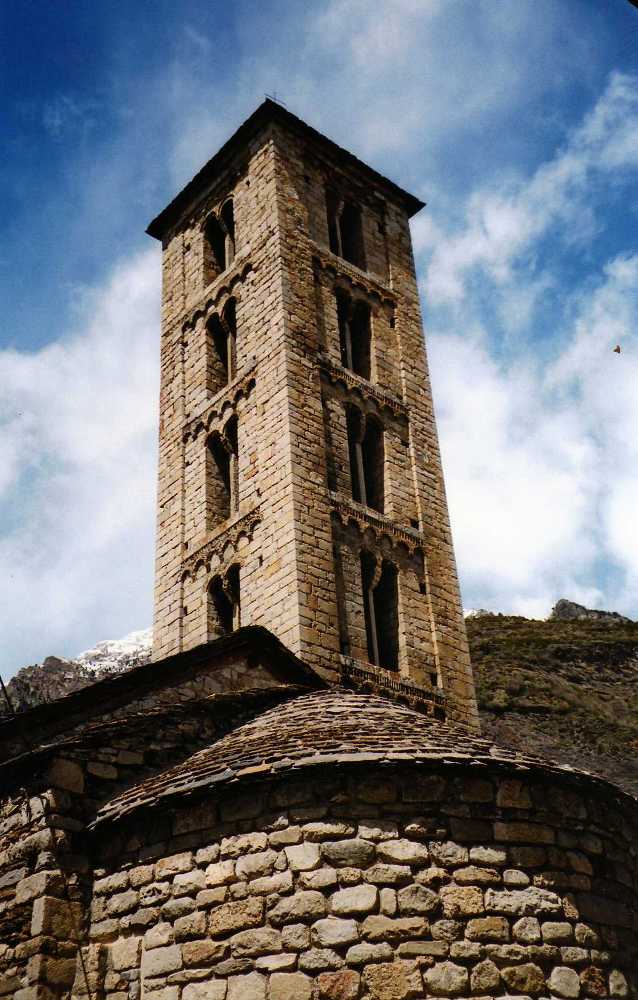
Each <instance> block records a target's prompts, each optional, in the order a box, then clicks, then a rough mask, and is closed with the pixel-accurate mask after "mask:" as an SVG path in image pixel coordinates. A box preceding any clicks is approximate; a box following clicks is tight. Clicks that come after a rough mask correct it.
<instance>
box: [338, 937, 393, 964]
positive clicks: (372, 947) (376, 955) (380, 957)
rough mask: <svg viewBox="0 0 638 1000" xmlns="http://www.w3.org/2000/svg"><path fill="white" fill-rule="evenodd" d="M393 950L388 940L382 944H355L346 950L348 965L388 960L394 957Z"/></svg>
mask: <svg viewBox="0 0 638 1000" xmlns="http://www.w3.org/2000/svg"><path fill="white" fill-rule="evenodd" d="M392 956H393V952H392V948H391V946H390V945H389V944H388V943H387V942H382V943H381V944H369V943H368V942H367V941H364V942H363V943H362V944H354V945H353V946H352V948H348V950H347V952H346V962H347V963H348V965H368V963H369V962H387V961H389V960H390V959H392Z"/></svg>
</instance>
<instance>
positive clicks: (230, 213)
mask: <svg viewBox="0 0 638 1000" xmlns="http://www.w3.org/2000/svg"><path fill="white" fill-rule="evenodd" d="M234 259H235V211H234V207H233V201H232V198H229V199H228V201H226V202H224V204H223V205H222V208H221V211H220V212H219V214H217V215H216V214H215V213H214V212H213V213H211V214H210V215H209V216H208V218H207V219H206V222H205V224H204V278H205V281H206V284H209V283H210V282H211V281H214V280H215V278H216V277H217V276H218V275H219V274H221V273H222V271H225V270H226V268H227V267H230V265H231V264H232V262H233V260H234Z"/></svg>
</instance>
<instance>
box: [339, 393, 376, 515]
mask: <svg viewBox="0 0 638 1000" xmlns="http://www.w3.org/2000/svg"><path fill="white" fill-rule="evenodd" d="M346 427H347V433H348V454H349V459H350V482H351V485H352V499H353V500H354V501H355V502H356V503H361V504H364V505H365V506H366V507H372V509H373V510H377V511H379V513H380V514H382V513H383V510H384V506H385V482H384V480H385V475H384V466H385V448H384V440H383V427H382V426H381V424H380V423H379V421H378V420H376V419H375V418H374V417H371V416H365V415H364V414H363V413H361V411H360V410H359V409H357V407H356V406H348V407H347V408H346Z"/></svg>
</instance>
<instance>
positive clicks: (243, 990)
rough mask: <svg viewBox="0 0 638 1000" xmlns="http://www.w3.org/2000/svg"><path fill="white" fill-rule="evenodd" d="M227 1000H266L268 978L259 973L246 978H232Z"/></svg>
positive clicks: (229, 981) (229, 983)
mask: <svg viewBox="0 0 638 1000" xmlns="http://www.w3.org/2000/svg"><path fill="white" fill-rule="evenodd" d="M226 1000H266V977H265V976H262V975H260V973H258V972H249V973H248V975H246V976H231V977H230V979H229V980H228V990H227V993H226Z"/></svg>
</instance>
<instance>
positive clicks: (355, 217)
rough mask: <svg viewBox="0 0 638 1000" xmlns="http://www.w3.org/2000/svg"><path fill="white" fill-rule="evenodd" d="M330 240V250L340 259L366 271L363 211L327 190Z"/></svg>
mask: <svg viewBox="0 0 638 1000" xmlns="http://www.w3.org/2000/svg"><path fill="white" fill-rule="evenodd" d="M326 211H327V215H328V239H329V243H330V249H331V250H332V252H333V253H335V254H337V256H339V257H343V259H344V260H347V261H349V262H350V263H351V264H354V265H355V266H356V267H359V268H361V270H365V266H366V261H365V253H364V249H363V230H362V226H361V209H360V208H359V206H358V205H355V203H354V202H353V201H349V200H348V199H347V198H342V197H340V196H339V195H338V194H337V193H336V191H333V190H331V189H330V188H328V189H327V190H326Z"/></svg>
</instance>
